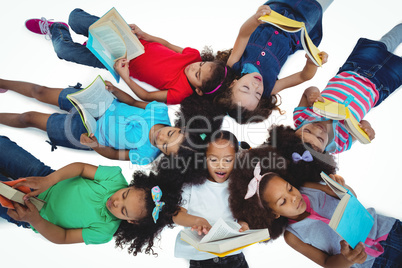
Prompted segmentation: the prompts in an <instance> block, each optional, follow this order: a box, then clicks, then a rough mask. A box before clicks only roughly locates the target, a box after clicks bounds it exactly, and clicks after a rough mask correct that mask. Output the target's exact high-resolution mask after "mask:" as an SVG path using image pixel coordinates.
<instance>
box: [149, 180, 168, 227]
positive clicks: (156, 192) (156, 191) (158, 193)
mask: <svg viewBox="0 0 402 268" xmlns="http://www.w3.org/2000/svg"><path fill="white" fill-rule="evenodd" d="M151 194H152V200H154V202H155V208H154V210H153V211H152V218H153V219H154V222H155V223H156V221H157V220H158V218H159V211H161V210H162V207H163V206H164V205H165V202H161V201H160V200H161V197H162V190H161V188H159V186H154V187H153V188H152V189H151Z"/></svg>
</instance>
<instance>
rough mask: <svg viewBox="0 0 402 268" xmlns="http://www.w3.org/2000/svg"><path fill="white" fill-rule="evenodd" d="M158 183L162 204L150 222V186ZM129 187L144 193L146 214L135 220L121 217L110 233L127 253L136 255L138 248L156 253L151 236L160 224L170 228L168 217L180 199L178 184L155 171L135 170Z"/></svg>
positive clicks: (172, 214) (158, 228)
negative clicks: (136, 222) (157, 215)
mask: <svg viewBox="0 0 402 268" xmlns="http://www.w3.org/2000/svg"><path fill="white" fill-rule="evenodd" d="M154 186H159V188H160V189H161V191H162V197H161V202H164V203H165V205H164V206H163V207H162V210H161V211H160V213H159V218H158V220H157V221H156V223H155V222H154V220H153V218H152V211H153V209H154V207H155V202H154V201H153V200H152V196H151V189H152V188H153V187H154ZM129 187H135V188H136V189H142V190H143V191H144V192H145V193H146V194H145V204H146V214H147V215H146V216H145V217H144V218H143V219H141V220H140V221H139V222H138V224H131V223H129V222H128V221H122V222H121V223H120V226H119V228H118V229H117V231H116V233H115V234H114V237H115V243H116V247H120V248H123V247H125V246H128V249H127V250H128V253H129V254H133V255H134V256H136V255H137V254H138V253H139V252H142V251H143V250H144V252H145V253H146V254H153V255H157V254H156V253H155V252H154V250H153V248H152V247H153V246H154V240H155V238H158V237H159V235H160V233H161V231H162V230H163V228H164V227H166V226H168V227H170V228H173V220H172V217H173V216H175V215H177V213H178V211H179V209H180V207H179V206H180V203H181V187H178V185H177V184H174V183H173V184H171V183H169V182H168V181H166V180H164V178H163V177H161V176H160V175H158V174H155V173H153V172H151V173H150V174H149V175H147V174H145V173H143V172H140V171H137V172H135V173H134V175H133V180H132V181H131V183H130V185H129Z"/></svg>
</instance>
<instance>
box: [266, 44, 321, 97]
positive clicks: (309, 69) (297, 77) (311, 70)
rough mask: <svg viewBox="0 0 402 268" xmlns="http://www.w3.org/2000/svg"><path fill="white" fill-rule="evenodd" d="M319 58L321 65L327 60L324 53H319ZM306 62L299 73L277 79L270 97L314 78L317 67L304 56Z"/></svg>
mask: <svg viewBox="0 0 402 268" xmlns="http://www.w3.org/2000/svg"><path fill="white" fill-rule="evenodd" d="M319 55H320V57H321V59H322V63H323V64H324V63H326V62H327V60H328V54H327V53H325V52H323V51H322V52H320V54H319ZM306 58H307V61H306V65H305V66H304V68H303V70H302V71H301V72H298V73H295V74H292V75H289V76H287V77H285V78H282V79H279V80H278V81H276V83H275V86H274V88H273V90H272V93H271V94H272V95H274V94H278V93H279V92H280V91H282V90H284V89H286V88H289V87H293V86H297V85H299V84H301V83H303V82H305V81H307V80H310V79H311V78H313V77H314V75H315V73H316V72H317V66H316V65H315V64H314V63H313V62H312V61H311V59H310V58H309V57H308V56H307V55H306Z"/></svg>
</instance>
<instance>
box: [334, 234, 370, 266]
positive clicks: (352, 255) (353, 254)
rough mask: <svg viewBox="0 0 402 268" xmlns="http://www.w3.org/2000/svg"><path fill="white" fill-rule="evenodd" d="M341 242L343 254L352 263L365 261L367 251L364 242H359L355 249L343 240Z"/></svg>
mask: <svg viewBox="0 0 402 268" xmlns="http://www.w3.org/2000/svg"><path fill="white" fill-rule="evenodd" d="M340 244H341V254H342V255H343V256H344V257H345V258H346V259H347V260H348V261H350V262H351V263H360V264H362V263H364V262H365V261H366V258H367V253H366V251H364V244H363V243H362V242H359V244H357V246H356V247H355V249H352V248H351V247H349V244H348V243H347V242H346V241H345V240H342V241H341V242H340Z"/></svg>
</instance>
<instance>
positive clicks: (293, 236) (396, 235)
mask: <svg viewBox="0 0 402 268" xmlns="http://www.w3.org/2000/svg"><path fill="white" fill-rule="evenodd" d="M276 157H280V156H279V155H277V156H276ZM256 161H257V159H256ZM264 161H265V160H264V157H261V158H260V161H259V162H258V163H257V164H254V165H251V166H250V167H247V168H243V169H241V170H239V172H235V173H234V174H233V176H232V179H231V182H230V185H229V191H230V206H231V209H232V211H233V215H234V216H235V217H237V218H239V219H243V220H247V223H248V224H249V226H250V228H269V230H270V235H271V239H276V238H277V237H279V236H280V235H282V234H283V233H284V237H285V241H286V242H287V243H288V244H289V245H290V246H291V247H293V248H294V249H295V250H297V251H298V252H300V253H301V254H303V255H305V256H306V257H308V258H310V259H311V260H312V261H314V262H316V263H317V264H319V265H321V266H323V267H351V266H353V267H398V265H399V264H400V262H401V258H402V247H401V243H400V241H401V239H402V224H401V222H400V221H399V220H397V219H394V218H392V217H386V216H382V215H379V214H377V213H376V212H375V210H374V209H373V208H369V209H368V212H369V213H370V214H371V215H372V216H373V218H374V226H373V227H372V229H371V231H370V233H369V235H368V238H367V240H366V241H365V244H363V243H361V242H360V243H359V244H358V245H357V246H356V247H355V248H354V249H352V248H350V247H349V245H348V244H347V243H346V242H345V241H344V240H342V238H341V237H340V236H339V235H338V234H337V233H336V232H335V231H334V230H332V229H331V228H330V227H329V226H328V222H329V220H330V219H331V217H332V214H333V212H334V210H335V208H336V206H337V205H338V203H339V199H337V198H335V197H333V196H331V195H328V194H327V193H325V192H323V191H321V190H317V189H312V188H307V187H301V188H300V191H299V189H297V188H296V187H294V186H293V185H292V181H294V180H295V179H298V178H294V177H292V176H291V175H289V174H287V170H286V169H285V168H277V169H272V168H267V167H266V166H265V165H264V164H263V163H264ZM277 171H278V173H277ZM331 177H332V179H334V180H336V181H337V182H338V183H340V184H343V185H344V180H343V178H342V177H340V176H338V175H331ZM332 195H334V194H333V193H332ZM245 208H253V209H252V211H250V209H245ZM285 228H286V231H285ZM284 231H285V232H284Z"/></svg>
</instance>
